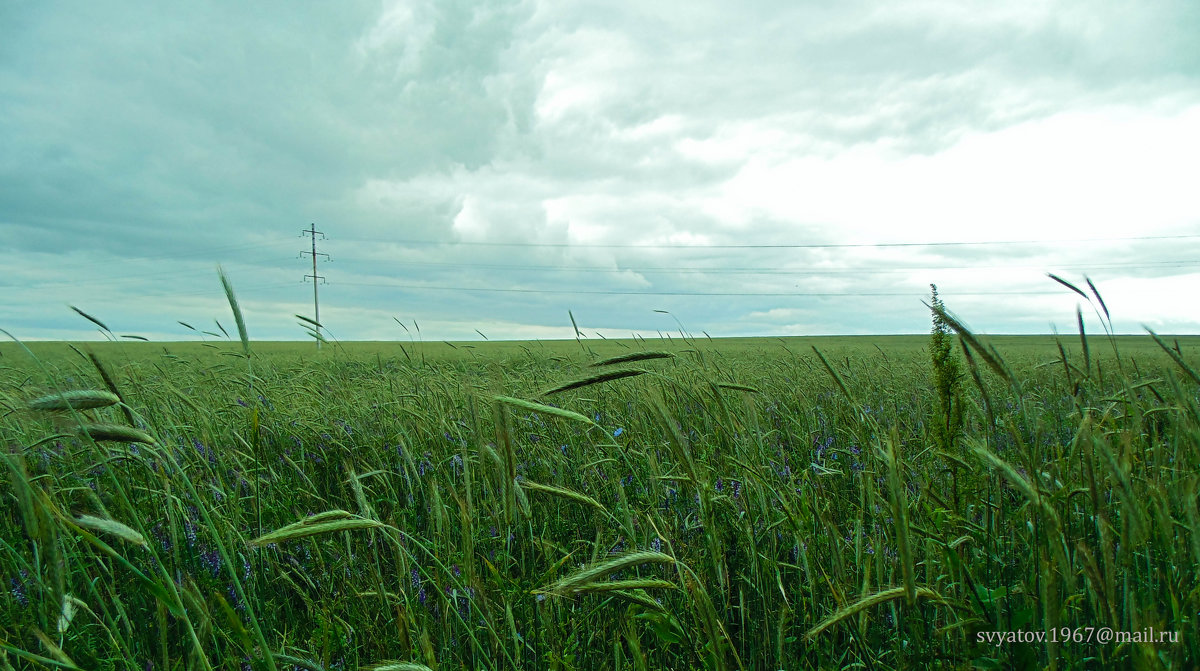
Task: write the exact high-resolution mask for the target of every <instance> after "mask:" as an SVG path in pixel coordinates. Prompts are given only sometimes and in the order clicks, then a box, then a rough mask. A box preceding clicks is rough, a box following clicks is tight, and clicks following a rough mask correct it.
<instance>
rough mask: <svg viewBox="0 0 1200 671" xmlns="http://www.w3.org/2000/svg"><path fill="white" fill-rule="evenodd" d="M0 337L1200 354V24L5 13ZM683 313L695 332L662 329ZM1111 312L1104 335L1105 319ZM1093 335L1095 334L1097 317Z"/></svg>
mask: <svg viewBox="0 0 1200 671" xmlns="http://www.w3.org/2000/svg"><path fill="white" fill-rule="evenodd" d="M0 33H2V36H3V37H2V38H0V251H2V252H3V267H4V270H5V272H4V273H3V276H2V277H0V328H4V329H6V330H8V331H10V332H12V333H13V335H15V336H17V337H19V338H26V339H41V338H71V339H99V338H100V337H101V336H100V334H99V333H98V332H97V331H96V330H95V329H94V328H93V327H92V326H91V324H89V323H88V322H87V321H85V320H84V319H82V318H81V317H79V316H78V315H77V314H75V313H74V312H72V311H71V310H70V309H69V308H68V305H74V306H78V307H79V308H80V309H82V310H84V311H86V312H88V313H90V314H92V315H95V316H96V317H98V318H100V319H101V320H103V321H104V322H106V323H107V324H108V326H109V327H110V328H111V329H112V330H113V331H114V332H115V333H117V334H133V335H141V336H144V337H149V338H152V339H156V340H157V339H166V340H188V339H194V338H195V337H196V334H195V333H194V332H192V331H189V330H188V329H186V328H184V327H183V326H181V325H180V324H179V323H178V322H179V321H184V322H187V323H189V324H191V325H193V326H195V327H196V328H198V329H202V330H216V328H215V325H214V324H213V320H214V319H218V320H220V321H221V322H222V324H224V325H225V326H226V327H227V328H228V327H229V326H230V324H231V322H232V320H231V319H230V318H229V308H228V305H227V304H226V303H225V299H224V296H223V294H222V292H221V285H220V282H219V280H218V277H217V271H216V267H217V264H218V263H219V264H221V265H222V266H223V267H224V269H225V270H226V272H227V274H228V275H229V277H230V279H231V280H232V281H233V284H234V286H235V288H236V290H237V293H238V296H239V298H240V300H241V303H242V306H243V310H244V311H245V313H246V321H247V324H248V327H249V331H250V335H251V337H252V338H255V339H303V338H305V335H304V331H303V330H302V329H301V328H300V327H299V326H297V324H296V322H297V320H296V318H295V317H294V315H295V314H296V313H300V314H304V315H307V316H312V314H313V304H312V287H311V284H305V283H304V276H305V275H306V274H311V273H312V266H311V261H310V259H309V258H308V257H307V256H304V257H301V256H300V254H299V253H300V252H301V251H306V250H309V249H310V242H309V240H308V238H307V237H300V235H301V229H303V228H307V227H308V226H309V224H311V223H315V224H316V228H317V230H320V231H323V232H324V233H325V238H324V239H319V240H318V249H317V251H318V252H320V253H327V254H328V255H329V257H330V260H329V261H325V260H324V257H320V261H319V263H318V273H319V274H320V275H322V276H324V278H325V281H326V282H327V284H322V285H320V292H321V293H320V298H321V321H323V322H324V323H325V324H326V325H327V326H328V328H329V329H330V331H331V332H332V334H333V335H334V336H335V337H337V338H339V339H342V340H352V339H407V337H408V335H407V334H406V333H405V332H404V330H403V329H401V328H400V326H398V325H397V323H396V319H399V320H400V321H401V322H404V323H405V324H406V325H407V326H408V328H409V329H412V328H413V322H414V320H415V321H416V323H417V324H419V325H420V327H421V331H422V334H423V336H424V337H425V339H427V340H429V339H452V340H477V339H480V335H479V334H478V333H477V332H476V329H478V331H480V332H482V333H483V334H485V335H487V336H488V337H489V338H491V339H501V338H563V337H570V336H571V334H572V330H571V326H570V321H569V318H568V315H567V311H568V310H571V311H572V312H573V313H574V315H575V318H576V319H577V321H578V322H579V326H580V328H581V330H583V332H584V333H585V334H587V335H588V336H589V337H593V338H594V337H597V336H596V334H597V333H599V334H602V335H604V336H606V337H628V336H629V335H630V334H631V333H634V332H637V333H642V334H646V335H653V334H655V332H656V331H660V330H662V331H667V330H671V331H677V330H678V328H679V327H678V325H677V323H676V321H675V320H676V319H678V320H679V321H680V322H682V324H683V325H684V327H686V328H687V329H688V330H689V331H691V332H693V333H696V334H699V333H700V332H701V331H703V332H707V333H708V334H710V335H712V336H713V337H717V336H727V335H806V334H860V333H922V332H926V331H927V330H928V324H929V319H928V312H927V311H926V310H925V308H924V307H923V306H922V304H921V300H922V299H923V298H926V297H927V295H928V285H929V284H930V283H931V282H935V283H937V284H938V286H939V289H940V293H941V295H942V298H943V299H944V300H945V302H946V303H947V305H948V306H949V307H950V308H951V309H952V310H953V311H954V312H956V313H957V314H959V315H960V316H962V317H963V318H964V319H965V320H966V321H967V322H968V323H969V324H970V325H971V326H973V327H974V328H975V329H977V330H979V331H983V332H988V333H1046V332H1049V331H1050V329H1051V328H1052V326H1057V327H1058V328H1059V329H1060V330H1062V331H1072V330H1073V329H1074V310H1075V305H1076V303H1077V302H1078V300H1077V297H1076V296H1075V295H1074V294H1071V293H1070V292H1069V291H1067V290H1065V289H1063V288H1062V287H1060V286H1059V285H1057V284H1055V283H1054V282H1052V281H1050V280H1049V279H1047V277H1046V273H1047V272H1053V273H1056V274H1059V275H1061V276H1063V277H1065V278H1067V279H1070V280H1072V281H1076V282H1080V283H1082V281H1083V277H1084V275H1087V276H1089V277H1091V278H1092V279H1093V281H1095V283H1096V284H1097V286H1098V287H1099V289H1100V291H1101V293H1102V294H1103V295H1104V298H1105V300H1106V302H1107V304H1108V307H1109V308H1110V310H1111V311H1112V313H1113V318H1114V321H1115V324H1116V327H1117V330H1118V331H1122V332H1140V330H1141V326H1140V325H1141V324H1147V325H1149V326H1151V327H1153V328H1155V329H1156V330H1160V331H1163V332H1173V333H1197V332H1200V313H1198V312H1197V310H1196V299H1195V297H1196V296H1197V295H1200V268H1198V267H1197V262H1198V261H1197V260H1198V258H1200V199H1197V197H1196V193H1197V186H1196V183H1197V182H1196V180H1197V175H1200V3H1196V2H1194V1H1192V0H1179V1H1175V2H1171V1H1169V0H1164V1H1162V2H1140V1H1133V0H1130V1H1126V2H1109V1H1106V0H1086V1H1079V2H1052V1H1046V0H1040V1H1028V2H1026V1H1016V0H1013V1H1008V2H992V1H990V0H989V1H981V2H962V1H960V0H954V1H945V2H938V1H931V0H927V1H920V2H828V1H819V2H818V1H816V0H804V1H795V0H791V1H777V2H776V1H767V0H762V1H758V0H750V1H747V2H740V3H710V2H696V1H694V0H689V1H687V2H673V1H667V0H663V1H657V2H644V1H639V2H627V3H623V2H610V1H604V2H584V3H575V2H552V1H550V0H519V1H514V2H509V1H498V2H452V1H441V0H439V1H430V2H424V1H413V2H383V3H379V2H356V1H346V2H337V3H292V2H286V3H285V2H276V3H270V2H256V3H240V2H213V3H92V2H56V1H49V2H43V1H35V0H7V1H5V2H3V3H0ZM656 310H664V311H668V312H669V313H670V314H669V315H667V314H662V313H660V312H656ZM1084 310H1085V316H1091V315H1092V313H1091V311H1090V308H1088V307H1087V306H1086V305H1085V306H1084ZM1092 319H1093V326H1092V328H1093V329H1094V330H1096V331H1098V330H1099V328H1098V324H1095V323H1094V317H1093V318H1092Z"/></svg>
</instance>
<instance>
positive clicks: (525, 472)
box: [0, 285, 1200, 671]
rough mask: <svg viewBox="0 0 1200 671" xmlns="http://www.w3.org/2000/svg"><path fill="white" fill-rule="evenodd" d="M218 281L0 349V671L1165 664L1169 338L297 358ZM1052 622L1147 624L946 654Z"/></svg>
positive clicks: (1186, 432) (1179, 540) (1192, 453)
mask: <svg viewBox="0 0 1200 671" xmlns="http://www.w3.org/2000/svg"><path fill="white" fill-rule="evenodd" d="M226 289H227V294H228V296H229V298H230V303H231V306H232V307H233V308H234V310H235V312H236V313H237V317H236V321H237V322H238V323H239V332H240V337H238V338H235V339H232V340H230V341H219V342H209V343H204V344H203V345H201V344H197V343H190V344H181V343H99V344H92V345H88V346H85V345H83V344H78V345H71V346H68V345H67V344H63V343H33V344H31V345H30V346H29V347H26V346H25V345H22V344H19V343H13V342H10V343H8V344H5V345H4V346H3V347H0V401H2V403H3V418H2V419H0V439H2V445H3V450H2V454H3V461H4V471H5V472H4V478H3V481H2V483H3V484H0V578H3V580H4V588H5V589H4V593H5V597H4V598H2V599H0V669H20V668H60V669H75V668H81V669H138V670H139V671H141V670H145V669H161V670H165V669H213V668H218V669H312V670H335V669H336V670H343V669H360V668H362V669H376V670H378V671H383V670H385V669H395V670H400V669H426V668H428V669H459V668H466V669H638V670H640V669H829V668H862V669H908V668H948V669H959V668H1051V669H1067V668H1147V669H1150V668H1171V669H1187V668H1195V667H1196V665H1197V664H1200V637H1198V634H1197V619H1198V618H1200V510H1198V507H1197V499H1198V495H1200V411H1198V389H1200V378H1198V377H1197V373H1196V368H1197V358H1196V356H1195V351H1196V347H1197V345H1198V344H1200V342H1198V340H1197V339H1196V338H1179V339H1175V338H1167V337H1163V338H1157V337H1156V336H1152V335H1149V334H1148V335H1145V336H1136V337H1135V336H1120V337H1109V336H1107V335H1104V334H1103V333H1102V331H1104V330H1106V329H1107V326H1108V325H1109V324H1108V321H1107V315H1106V313H1103V314H1102V313H1097V317H1096V320H1097V323H1098V324H1099V326H1101V327H1103V328H1102V329H1101V331H1097V332H1098V333H1100V335H1089V336H1087V337H1082V336H1081V335H1079V334H1074V335H1070V336H1065V335H1064V336H1062V337H1061V338H1051V337H1024V338H1020V337H1006V338H990V339H989V338H986V337H984V336H978V335H974V334H971V333H970V332H969V331H967V330H966V328H965V327H964V326H962V325H961V324H960V323H959V322H958V320H957V319H956V318H955V317H953V316H952V315H949V314H947V313H944V312H940V311H938V310H940V303H939V302H937V301H935V304H934V307H935V311H934V312H933V313H932V317H933V320H932V321H933V328H932V329H931V335H929V336H907V337H892V338H884V337H880V338H843V339H838V338H821V339H805V338H789V339H740V340H729V341H724V340H712V339H707V338H701V339H697V338H690V337H688V336H687V334H683V333H681V334H677V335H676V336H674V337H671V338H670V339H666V338H664V339H662V340H653V341H649V340H640V339H636V340H624V341H617V340H610V341H603V342H599V343H597V342H590V341H579V342H576V341H567V342H555V343H539V342H529V343H473V344H471V345H466V344H463V343H458V344H443V343H413V342H407V343H403V344H401V343H347V344H345V345H340V344H337V343H327V344H326V345H325V347H323V348H322V350H321V352H320V353H317V352H315V351H313V347H312V346H311V345H307V346H304V347H301V346H300V345H298V344H280V343H257V342H253V341H252V340H250V339H249V338H247V337H246V336H245V334H246V327H245V324H244V320H243V318H242V316H241V314H240V310H238V309H237V302H236V299H235V298H234V296H233V292H232V288H230V287H228V285H226ZM1085 298H1086V296H1085ZM1097 298H1098V296H1097ZM249 317H250V319H251V321H252V316H249ZM1079 322H1080V326H1081V327H1082V326H1083V323H1084V319H1083V317H1082V314H1081V315H1080V316H1079ZM1091 330H1095V329H1094V328H1093V329H1091ZM1089 627H1090V628H1093V629H1099V628H1109V629H1110V630H1112V631H1116V632H1145V631H1149V629H1150V628H1153V630H1154V631H1155V632H1160V631H1168V632H1176V634H1177V636H1176V638H1175V640H1174V641H1170V640H1168V641H1166V642H1160V641H1159V640H1157V639H1156V640H1152V641H1148V640H1139V641H1133V642H1120V643H1118V642H1115V641H1113V642H1109V643H1101V642H1097V641H1092V642H1087V641H1083V642H1076V641H1073V640H1071V637H1070V635H1068V636H1066V640H1063V637H1061V636H1057V637H1047V640H1045V641H1043V642H1039V643H1011V644H995V643H991V642H990V640H985V638H984V634H985V633H986V632H1017V631H1026V632H1039V631H1040V632H1044V633H1048V632H1068V633H1069V632H1072V631H1075V630H1081V629H1086V628H1089ZM1050 638H1056V639H1057V640H1049V639H1050Z"/></svg>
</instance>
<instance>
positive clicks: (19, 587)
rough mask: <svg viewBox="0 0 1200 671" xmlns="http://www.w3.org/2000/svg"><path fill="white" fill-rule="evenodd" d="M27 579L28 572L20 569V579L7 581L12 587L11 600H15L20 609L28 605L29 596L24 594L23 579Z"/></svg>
mask: <svg viewBox="0 0 1200 671" xmlns="http://www.w3.org/2000/svg"><path fill="white" fill-rule="evenodd" d="M28 577H29V571H26V570H25V569H21V577H20V578H11V579H9V581H8V582H9V584H11V585H12V595H13V598H14V599H16V600H17V603H19V604H21V607H22V608H24V607H26V606H28V605H29V595H27V594H26V593H25V579H26V578H28Z"/></svg>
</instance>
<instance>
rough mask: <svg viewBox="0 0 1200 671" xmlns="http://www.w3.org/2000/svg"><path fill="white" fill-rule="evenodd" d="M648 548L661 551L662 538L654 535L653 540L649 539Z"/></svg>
mask: <svg viewBox="0 0 1200 671" xmlns="http://www.w3.org/2000/svg"><path fill="white" fill-rule="evenodd" d="M650 549H651V550H654V551H655V552H662V539H660V538H658V537H657V536H656V537H655V538H654V540H652V541H650Z"/></svg>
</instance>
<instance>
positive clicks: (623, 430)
mask: <svg viewBox="0 0 1200 671" xmlns="http://www.w3.org/2000/svg"><path fill="white" fill-rule="evenodd" d="M622 433H625V427H622V426H619V427H617V430H616V431H613V438H617V437H619V436H620V435H621V434H622Z"/></svg>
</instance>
